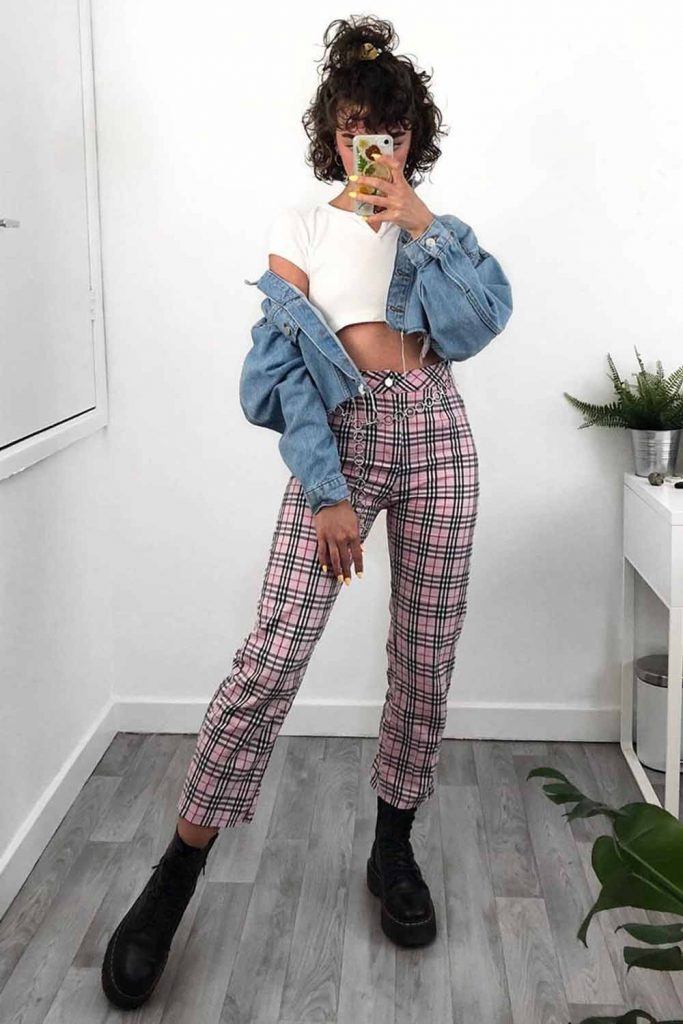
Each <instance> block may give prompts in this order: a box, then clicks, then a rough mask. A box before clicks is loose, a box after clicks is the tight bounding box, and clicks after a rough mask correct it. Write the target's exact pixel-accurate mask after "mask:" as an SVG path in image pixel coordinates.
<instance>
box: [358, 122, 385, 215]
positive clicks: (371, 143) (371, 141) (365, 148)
mask: <svg viewBox="0 0 683 1024" xmlns="http://www.w3.org/2000/svg"><path fill="white" fill-rule="evenodd" d="M378 153H388V154H389V156H393V155H394V140H393V138H392V137H391V135H354V137H353V169H354V173H355V174H370V175H372V176H373V177H376V178H385V179H386V180H387V181H391V170H390V169H389V168H388V167H385V166H382V162H381V161H380V162H379V163H375V162H374V161H373V157H375V156H377V154H378ZM356 191H357V192H362V193H363V195H377V194H378V190H377V189H376V188H374V187H373V186H372V185H364V184H361V185H359V186H358V188H357V189H356ZM353 202H354V208H355V212H356V213H357V214H360V215H362V216H365V217H368V216H370V215H371V214H373V213H381V212H382V210H384V209H385V207H384V206H375V204H374V203H371V202H369V201H368V200H367V199H354V201H353Z"/></svg>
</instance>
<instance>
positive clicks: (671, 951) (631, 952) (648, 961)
mask: <svg viewBox="0 0 683 1024" xmlns="http://www.w3.org/2000/svg"><path fill="white" fill-rule="evenodd" d="M624 960H625V961H626V963H627V964H628V968H627V973H628V971H630V970H631V968H632V967H647V969H648V970H650V971H683V953H682V952H681V948H680V946H669V947H667V949H648V948H647V946H624Z"/></svg>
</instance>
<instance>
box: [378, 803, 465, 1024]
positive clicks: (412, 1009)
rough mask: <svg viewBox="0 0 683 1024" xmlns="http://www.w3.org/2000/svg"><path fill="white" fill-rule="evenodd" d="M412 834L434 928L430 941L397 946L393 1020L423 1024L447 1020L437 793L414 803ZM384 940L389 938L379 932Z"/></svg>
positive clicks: (447, 980) (446, 953)
mask: <svg viewBox="0 0 683 1024" xmlns="http://www.w3.org/2000/svg"><path fill="white" fill-rule="evenodd" d="M412 836H413V841H412V845H413V850H414V852H415V859H416V861H417V863H418V864H419V865H420V868H421V869H422V874H423V875H424V877H425V879H426V881H427V884H428V885H429V889H430V892H431V894H432V902H433V904H434V911H435V914H436V927H437V932H436V939H435V940H434V942H433V943H430V945H429V946H423V947H420V948H417V949H405V948H398V949H397V950H396V989H395V1002H396V1011H395V1022H396V1024H423V1022H424V1021H425V1020H427V1021H452V1020H453V1003H452V989H451V970H450V955H449V944H448V913H447V910H446V886H445V880H444V859H443V846H442V838H441V819H440V813H439V800H438V796H437V795H436V794H435V796H434V797H432V798H431V799H430V800H428V801H427V802H426V803H424V804H421V805H420V807H418V809H417V813H416V815H415V821H414V824H413V830H412ZM368 853H369V851H368ZM383 937H384V935H383ZM384 941H385V942H390V941H391V940H390V939H387V938H386V937H384Z"/></svg>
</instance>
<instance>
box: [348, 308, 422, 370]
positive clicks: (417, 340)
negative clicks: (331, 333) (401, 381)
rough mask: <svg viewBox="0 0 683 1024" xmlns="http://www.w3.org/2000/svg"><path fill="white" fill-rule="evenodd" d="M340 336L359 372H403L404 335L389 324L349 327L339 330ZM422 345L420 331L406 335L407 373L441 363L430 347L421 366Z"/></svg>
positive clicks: (349, 325)
mask: <svg viewBox="0 0 683 1024" xmlns="http://www.w3.org/2000/svg"><path fill="white" fill-rule="evenodd" d="M337 337H338V338H339V340H340V341H341V343H342V345H343V346H344V349H345V351H346V352H348V354H349V357H350V359H351V360H352V361H353V362H354V363H355V364H356V366H357V367H358V369H359V370H394V371H395V372H396V373H402V372H403V370H404V364H403V358H402V356H401V333H400V331H395V330H394V328H393V327H390V326H389V324H388V323H386V321H380V320H377V321H372V322H368V323H358V324H347V326H346V327H342V328H340V330H339V331H337ZM423 342H424V335H423V334H422V332H421V331H413V332H412V333H410V334H404V335H403V352H404V355H405V370H406V371H407V370H414V369H416V368H417V367H419V366H427V365H429V364H431V363H438V362H440V357H439V356H438V355H437V354H436V352H435V351H434V350H433V349H431V348H430V349H428V351H427V352H426V354H425V356H424V358H423V360H422V363H420V350H421V348H422V344H423Z"/></svg>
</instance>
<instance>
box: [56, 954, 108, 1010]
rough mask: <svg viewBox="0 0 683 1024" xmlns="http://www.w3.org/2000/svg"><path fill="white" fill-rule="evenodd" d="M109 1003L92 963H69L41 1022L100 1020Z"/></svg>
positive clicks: (97, 972) (98, 973) (98, 974)
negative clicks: (72, 964)
mask: <svg viewBox="0 0 683 1024" xmlns="http://www.w3.org/2000/svg"><path fill="white" fill-rule="evenodd" d="M109 1005H110V1004H109V1003H108V1002H107V999H106V997H105V995H104V993H103V992H102V986H101V984H100V972H99V970H97V969H96V968H95V967H70V968H69V970H68V971H67V972H66V977H65V978H64V981H63V982H62V985H61V987H60V989H59V992H58V993H57V996H56V998H55V999H54V1001H53V1003H52V1005H51V1006H50V1009H49V1010H48V1014H47V1017H45V1020H44V1024H103V1022H104V1021H105V1020H106V1018H107V1015H108V1013H109Z"/></svg>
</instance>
